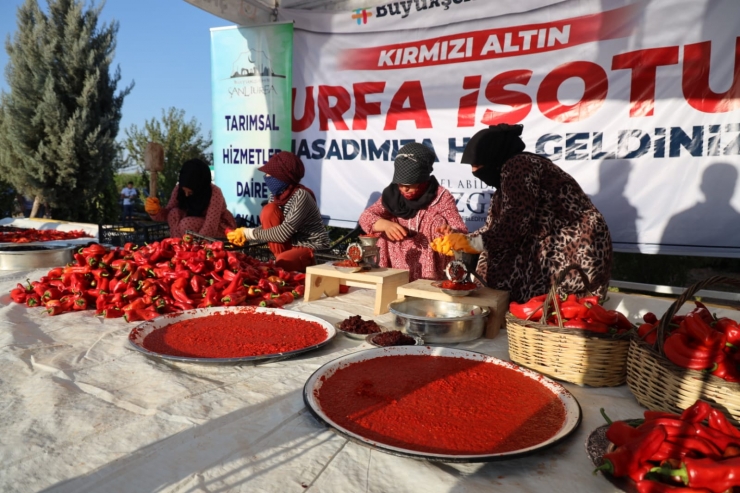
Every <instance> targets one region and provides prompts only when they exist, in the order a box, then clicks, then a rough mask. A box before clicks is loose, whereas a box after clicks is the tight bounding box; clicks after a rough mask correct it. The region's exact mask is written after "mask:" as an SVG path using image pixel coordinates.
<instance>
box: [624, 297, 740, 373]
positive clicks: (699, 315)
mask: <svg viewBox="0 0 740 493" xmlns="http://www.w3.org/2000/svg"><path fill="white" fill-rule="evenodd" d="M643 320H645V323H644V324H642V325H641V326H640V327H639V329H638V335H639V336H640V337H642V338H643V339H644V340H645V341H646V342H648V343H649V344H655V342H656V340H657V338H658V331H657V327H658V325H659V324H660V321H659V320H658V319H657V317H656V316H655V315H654V314H653V313H647V314H645V316H644V317H643ZM668 328H669V330H668V332H667V333H666V334H665V337H666V339H665V342H664V343H663V351H664V352H665V355H666V358H668V359H669V360H670V361H671V362H672V363H674V364H676V365H678V366H680V367H682V368H689V369H691V370H698V371H707V372H709V373H711V374H712V375H714V376H717V377H719V378H722V379H724V380H727V381H728V382H740V326H739V325H738V323H737V322H736V321H735V320H732V319H730V318H726V317H725V318H716V317H715V316H714V315H712V313H711V312H710V311H709V309H708V308H707V307H706V306H705V305H703V304H702V303H700V302H698V301H697V302H696V308H694V309H693V310H692V311H691V312H689V313H688V314H686V315H677V316H674V317H673V318H672V319H671V323H670V324H669V326H668Z"/></svg>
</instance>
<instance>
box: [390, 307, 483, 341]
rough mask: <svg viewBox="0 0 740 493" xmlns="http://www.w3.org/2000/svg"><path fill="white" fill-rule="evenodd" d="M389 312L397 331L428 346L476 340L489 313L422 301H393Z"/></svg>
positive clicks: (470, 308) (481, 333)
mask: <svg viewBox="0 0 740 493" xmlns="http://www.w3.org/2000/svg"><path fill="white" fill-rule="evenodd" d="M388 308H389V309H390V311H391V313H393V314H394V315H395V316H396V318H395V326H396V329H398V330H403V331H405V332H406V333H407V334H410V335H417V336H419V337H421V338H422V339H424V342H427V343H451V342H464V341H472V340H473V339H478V338H479V337H481V336H482V335H483V331H484V330H485V326H486V317H488V315H489V314H490V313H491V310H490V309H488V308H487V307H480V306H477V305H468V304H463V303H450V302H447V301H436V300H427V299H424V298H406V299H405V300H403V301H394V302H392V303H391V304H390V305H388Z"/></svg>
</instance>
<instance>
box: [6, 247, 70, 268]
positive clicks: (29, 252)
mask: <svg viewBox="0 0 740 493" xmlns="http://www.w3.org/2000/svg"><path fill="white" fill-rule="evenodd" d="M73 250H74V247H73V246H41V245H39V244H38V243H23V244H18V245H3V246H2V248H1V249H0V270H28V269H41V268H47V267H60V266H63V265H67V264H68V263H69V262H71V261H72V251H73Z"/></svg>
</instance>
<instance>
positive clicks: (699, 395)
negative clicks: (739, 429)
mask: <svg viewBox="0 0 740 493" xmlns="http://www.w3.org/2000/svg"><path fill="white" fill-rule="evenodd" d="M713 284H730V285H733V286H737V287H740V280H738V279H732V278H728V277H721V276H715V277H710V278H709V279H706V280H704V281H701V282H698V283H696V284H694V285H692V286H690V287H689V288H687V289H686V291H684V293H683V294H682V295H681V296H680V297H679V298H678V299H677V300H676V301H675V302H674V303H673V304H672V305H671V306H670V307H669V308H668V311H666V313H665V314H664V315H663V318H661V320H660V325H659V326H658V341H657V342H658V348H657V349H656V348H654V347H653V346H652V345H650V344H648V343H646V342H645V341H642V340H641V339H639V338H635V339H633V340H632V342H631V343H630V348H629V354H628V356H627V385H628V386H629V389H630V391H632V393H633V394H634V396H635V398H637V402H639V403H640V404H641V405H643V406H645V407H646V408H648V409H650V410H652V411H668V412H677V413H680V412H681V411H682V410H684V409H686V408H687V407H689V406H691V405H692V404H694V403H695V402H696V401H697V400H703V401H707V402H708V403H710V404H712V405H713V406H714V407H716V408H718V409H720V410H721V411H723V412H724V413H725V415H726V416H727V417H728V418H729V419H730V420H732V421H734V422H735V424H740V384H738V383H731V382H727V381H726V380H723V379H721V378H719V377H715V376H714V375H712V374H710V373H705V372H700V371H696V370H689V369H686V368H682V367H680V366H678V365H674V364H673V363H671V362H670V361H669V360H668V359H667V358H666V357H665V356H664V353H663V341H664V340H665V333H666V329H667V326H668V324H669V323H670V321H671V319H672V318H673V316H674V315H675V314H676V313H677V312H678V310H679V309H680V308H681V306H682V305H683V304H684V303H685V302H686V301H687V300H689V299H690V298H691V297H692V296H694V294H695V293H696V292H698V291H700V290H702V289H704V288H706V287H708V286H711V285H713Z"/></svg>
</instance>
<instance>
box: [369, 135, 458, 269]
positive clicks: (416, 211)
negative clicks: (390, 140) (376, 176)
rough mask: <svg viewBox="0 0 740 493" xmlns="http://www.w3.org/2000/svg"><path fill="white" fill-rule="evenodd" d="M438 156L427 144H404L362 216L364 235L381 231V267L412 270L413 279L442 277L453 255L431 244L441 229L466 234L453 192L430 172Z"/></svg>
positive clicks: (379, 242)
mask: <svg viewBox="0 0 740 493" xmlns="http://www.w3.org/2000/svg"><path fill="white" fill-rule="evenodd" d="M434 159H435V155H434V151H432V150H431V149H430V148H428V147H427V146H425V145H423V144H419V143H416V142H414V143H411V144H407V145H405V146H403V147H402V148H401V149H400V150H399V151H398V155H397V156H396V160H395V162H394V167H395V171H394V173H393V181H392V182H391V184H390V185H388V187H386V188H385V190H383V194H382V196H381V197H380V198H379V199H378V201H377V202H375V203H374V204H373V205H371V206H370V207H368V208H367V209H365V211H364V212H363V213H362V215H361V216H360V220H359V223H360V227H361V228H362V229H363V230H364V231H365V232H366V233H373V232H377V233H381V236H380V238H379V239H378V247H379V249H380V262H379V263H380V266H381V267H392V268H394V269H408V271H409V280H410V281H414V280H416V279H435V280H438V279H444V268H445V267H446V266H447V264H448V263H449V261H450V260H451V257H447V256H445V255H442V254H440V253H435V252H433V251H432V250H431V248H430V247H429V243H430V242H431V241H432V240H433V239H434V237H435V236H439V234H438V233H437V232H436V231H437V229H439V228H442V227H443V226H445V227H446V228H447V229H449V230H450V231H457V232H460V233H467V232H468V230H467V228H466V227H465V223H464V222H463V220H462V218H461V217H460V213H459V212H458V210H457V206H456V204H455V199H454V198H453V197H452V194H450V192H448V191H447V190H446V189H445V188H442V187H441V186H440V185H439V182H437V179H436V178H435V177H434V176H432V167H433V166H434Z"/></svg>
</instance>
